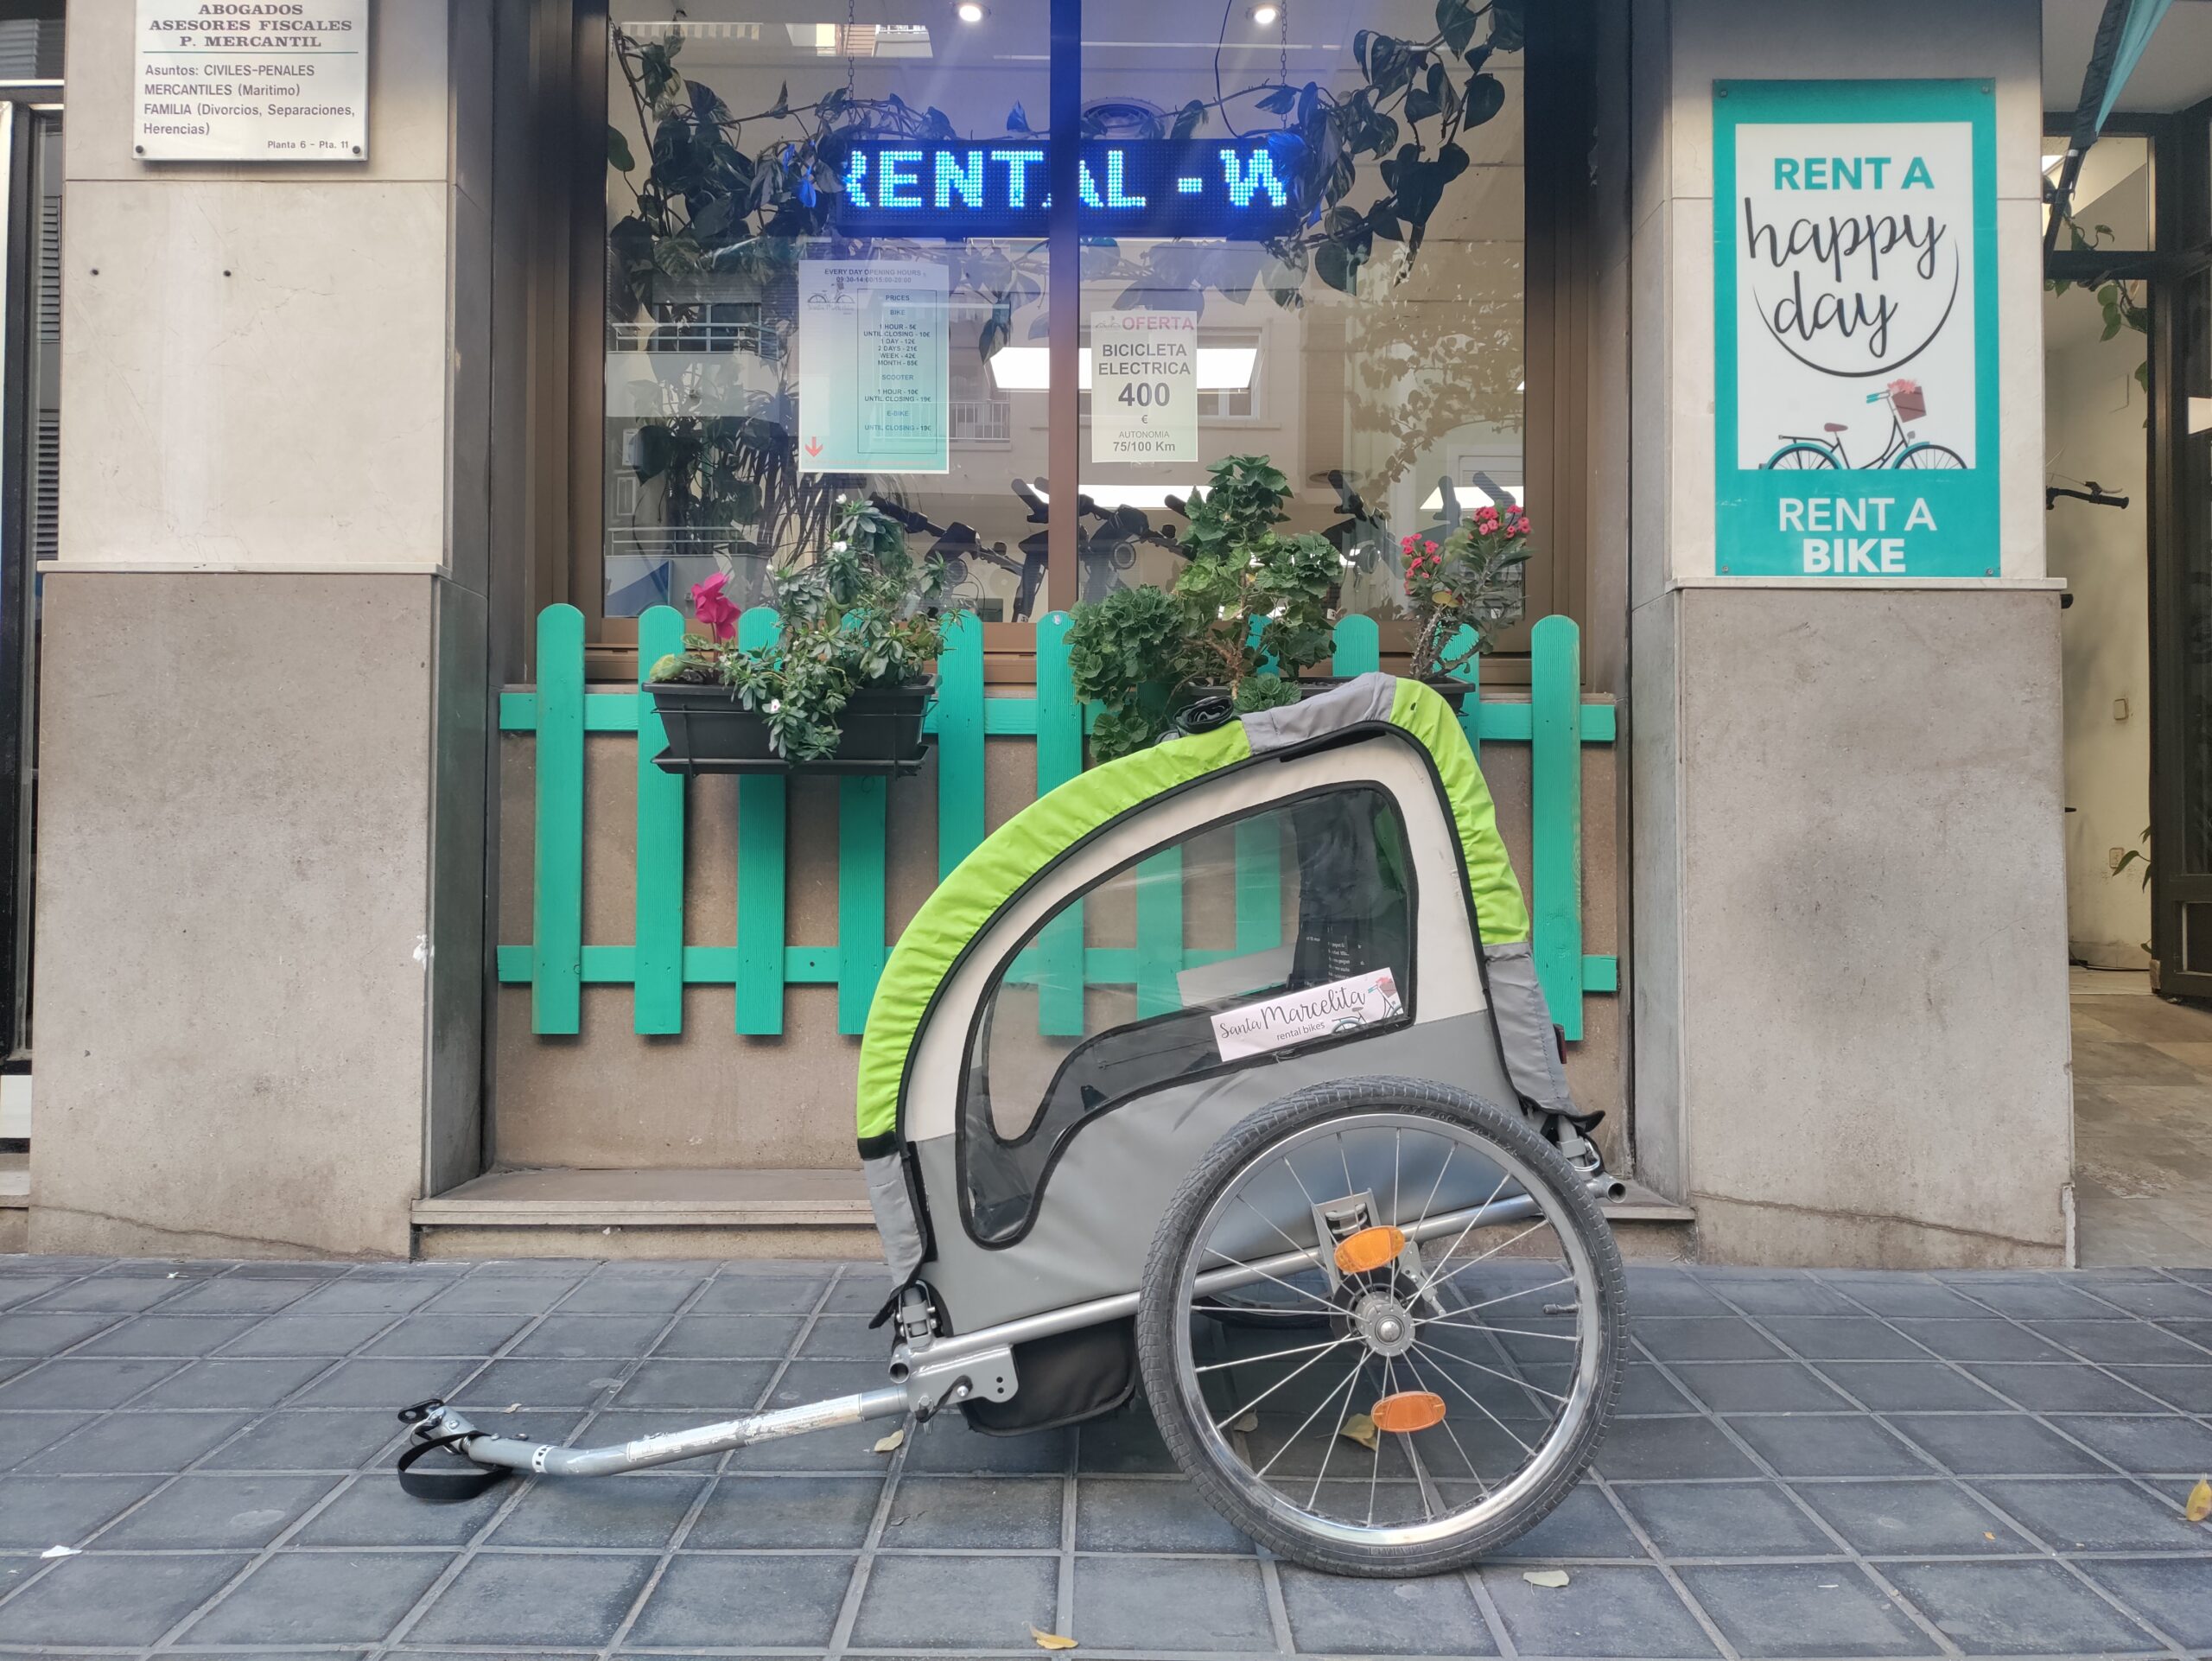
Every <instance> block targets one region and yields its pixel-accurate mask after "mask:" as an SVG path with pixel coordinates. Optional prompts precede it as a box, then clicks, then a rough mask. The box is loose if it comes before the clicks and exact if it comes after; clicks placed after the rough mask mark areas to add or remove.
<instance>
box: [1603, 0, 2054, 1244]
mask: <svg viewBox="0 0 2212 1661" xmlns="http://www.w3.org/2000/svg"><path fill="white" fill-rule="evenodd" d="M1628 10H1629V13H1630V19H1629V26H1630V29H1631V30H1632V32H1633V35H1634V40H1633V41H1632V45H1631V50H1630V58H1629V62H1630V66H1631V67H1630V71H1629V74H1630V80H1631V83H1632V85H1631V100H1630V103H1631V110H1632V118H1631V123H1630V125H1631V127H1632V133H1631V137H1630V169H1629V170H1630V183H1629V189H1628V192H1627V194H1628V196H1629V199H1630V212H1629V218H1630V225H1631V226H1632V231H1631V234H1630V250H1629V256H1628V258H1629V268H1630V302H1629V305H1630V331H1629V333H1630V347H1629V351H1628V355H1629V358H1630V366H1629V381H1630V385H1631V388H1632V392H1631V397H1630V408H1631V411H1632V416H1631V435H1630V443H1631V469H1632V478H1631V483H1630V492H1629V495H1630V503H1629V532H1628V539H1629V544H1630V559H1629V590H1630V592H1629V607H1630V660H1631V665H1630V684H1631V689H1632V698H1631V705H1632V714H1631V719H1630V730H1631V733H1632V737H1631V739H1630V767H1631V792H1630V800H1631V807H1630V812H1631V818H1632V824H1633V829H1632V833H1631V838H1632V842H1631V845H1632V854H1631V859H1632V876H1631V882H1632V889H1633V895H1634V951H1635V960H1636V974H1635V982H1634V987H1633V999H1634V1002H1633V1025H1634V1033H1635V1038H1634V1061H1633V1069H1634V1081H1635V1101H1636V1122H1637V1169H1638V1174H1640V1175H1642V1176H1643V1179H1644V1180H1645V1181H1649V1182H1650V1183H1652V1184H1653V1185H1654V1186H1655V1187H1659V1188H1661V1189H1662V1191H1665V1192H1668V1193H1672V1194H1674V1195H1676V1196H1677V1197H1680V1198H1682V1199H1685V1200H1688V1201H1689V1202H1690V1203H1691V1204H1693V1205H1694V1206H1695V1207H1696V1208H1697V1212H1698V1236H1699V1250H1700V1255H1702V1256H1704V1257H1707V1258H1712V1259H1717V1260H1720V1261H1730V1260H1734V1261H1758V1262H1764V1263H1890V1264H1983V1263H2051V1262H2056V1261H2058V1260H2060V1259H2061V1257H2063V1253H2064V1251H2065V1249H2066V1242H2067V1226H2066V1214H2065V1213H2066V1205H2065V1196H2064V1190H2065V1187H2066V1185H2067V1182H2068V1181H2069V1170H2070V1165H2071V1147H2072V1100H2071V1086H2070V1079H2069V1060H2068V1057H2069V1041H2068V1028H2067V1002H2066V928H2065V903H2064V901H2065V895H2064V870H2063V855H2062V836H2061V825H2062V820H2061V813H2062V811H2063V800H2062V799H2061V767H2060V713H2059V676H2058V663H2059V655H2058V596H2057V595H2056V593H2055V592H2052V591H2051V589H2052V588H2053V587H2054V586H2055V585H2052V584H2050V583H2048V582H2046V581H2045V580H2044V551H2043V511H2042V500H2041V487H2042V481H2043V474H2042V465H2043V462H2042V456H2043V448H2042V431H2043V420H2042V410H2043V363H2042V328H2041V318H2042V311H2041V306H2040V290H2041V272H2042V261H2041V254H2040V240H2039V235H2038V232H2039V210H2038V200H2039V194H2040V181H2039V177H2038V175H2039V169H2040V160H2039V158H2040V154H2041V149H2042V146H2041V142H2040V132H2041V123H2040V116H2041V105H2042V81H2041V54H2040V41H2041V36H2040V25H2041V19H2040V14H2039V9H2038V8H2037V6H2035V5H2033V4H2031V3H2026V0H1959V3H1955V4H1951V5H1946V6H1939V7H1929V6H1926V5H1922V4H1916V3H1908V0H1877V3H1871V4H1868V5H1859V6H1850V7H1833V6H1821V5H1815V4H1811V3H1805V0H1790V3H1786V4H1775V3H1771V0H1673V3H1672V4H1671V5H1656V6H1646V5H1644V4H1643V3H1640V0H1638V3H1635V4H1634V5H1632V6H1630V8H1629V9H1628ZM1900 75H1910V76H1930V77H1952V76H1956V77H1976V78H1990V79H1993V80H1994V81H1995V82H1996V96H1997V120H1998V166H1999V184H1998V189H1999V221H1998V226H1999V247H1998V250H1997V258H1998V261H1999V310H2000V330H2001V335H2002V340H2003V347H2002V350H2001V362H2000V377H1999V379H2000V387H2001V397H2002V406H2003V416H2002V439H2003V442H2002V445H2001V458H2000V467H2001V477H2002V491H2003V509H2002V519H2003V544H2004V548H2003V561H2004V563H2003V576H2002V580H2000V581H1998V582H1978V583H1967V584H1951V585H1938V586H1936V587H1933V588H1930V587H1924V586H1921V587H1906V588H1898V587H1884V588H1872V587H1863V586H1859V585H1857V584H1855V583H1828V584H1818V583H1808V582H1803V581H1780V582H1772V583H1769V584H1766V585H1764V586H1752V585H1750V584H1746V583H1745V582H1731V581H1729V580H1727V579H1722V578H1717V577H1716V576H1715V575H1714V570H1713V565H1714V562H1713V373H1714V371H1713V220H1712V214H1713V200H1712V198H1713V156H1712V123H1711V112H1712V100H1713V81H1714V80H1717V79H1730V78H1746V79H1815V78H1820V79H1827V78H1854V77H1869V78H1887V77H1896V76H1900Z"/></svg>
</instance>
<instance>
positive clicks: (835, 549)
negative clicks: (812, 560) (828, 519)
mask: <svg viewBox="0 0 2212 1661" xmlns="http://www.w3.org/2000/svg"><path fill="white" fill-rule="evenodd" d="M829 551H830V552H831V553H833V554H842V553H843V552H844V551H845V544H843V543H842V542H833V543H831V544H829Z"/></svg>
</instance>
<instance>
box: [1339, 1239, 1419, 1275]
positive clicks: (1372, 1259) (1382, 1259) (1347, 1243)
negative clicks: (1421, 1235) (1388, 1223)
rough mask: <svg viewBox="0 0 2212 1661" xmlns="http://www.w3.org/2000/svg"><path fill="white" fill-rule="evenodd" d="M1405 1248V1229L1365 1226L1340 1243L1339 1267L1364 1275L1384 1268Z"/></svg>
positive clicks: (1351, 1272) (1346, 1272)
mask: <svg viewBox="0 0 2212 1661" xmlns="http://www.w3.org/2000/svg"><path fill="white" fill-rule="evenodd" d="M1405 1249H1406V1235H1405V1231H1404V1230H1403V1229H1395V1228H1363V1229H1362V1230H1360V1231H1359V1232H1358V1233H1357V1234H1351V1235H1346V1236H1345V1237H1344V1239H1343V1240H1342V1241H1341V1242H1339V1243H1338V1246H1337V1267H1338V1269H1339V1270H1343V1271H1344V1273H1345V1274H1347V1275H1363V1274H1365V1273H1366V1272H1367V1271H1368V1270H1370V1269H1380V1268H1382V1267H1383V1264H1384V1263H1389V1261H1390V1260H1391V1259H1392V1258H1393V1257H1396V1256H1397V1255H1398V1254H1399V1253H1400V1252H1401V1251H1404V1250H1405Z"/></svg>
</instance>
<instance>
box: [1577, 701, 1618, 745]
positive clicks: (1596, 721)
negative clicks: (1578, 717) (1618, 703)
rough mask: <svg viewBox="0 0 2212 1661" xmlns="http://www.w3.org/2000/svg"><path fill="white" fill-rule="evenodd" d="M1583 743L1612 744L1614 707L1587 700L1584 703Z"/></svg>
mask: <svg viewBox="0 0 2212 1661" xmlns="http://www.w3.org/2000/svg"><path fill="white" fill-rule="evenodd" d="M1582 741H1583V742H1584V743H1586V744H1610V743H1611V742H1612V741H1613V706H1612V705H1611V704H1610V703H1593V702H1592V701H1591V700H1590V699H1587V698H1585V699H1584V700H1583V703H1582Z"/></svg>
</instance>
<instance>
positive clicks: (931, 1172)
mask: <svg viewBox="0 0 2212 1661" xmlns="http://www.w3.org/2000/svg"><path fill="white" fill-rule="evenodd" d="M1361 1073H1380V1074H1389V1075H1392V1076H1395V1077H1399V1078H1414V1079H1435V1080H1436V1081H1437V1082H1439V1083H1440V1084H1448V1085H1453V1086H1455V1087H1456V1088H1458V1089H1460V1090H1464V1091H1468V1092H1469V1093H1471V1094H1472V1095H1475V1096H1478V1097H1481V1098H1484V1099H1485V1100H1488V1101H1491V1102H1493V1103H1496V1104H1498V1105H1500V1106H1509V1107H1510V1106H1514V1105H1516V1100H1515V1092H1514V1090H1513V1087H1512V1085H1510V1083H1508V1082H1507V1079H1506V1076H1505V1072H1504V1070H1503V1066H1501V1065H1500V1063H1499V1060H1498V1053H1497V1043H1496V1041H1495V1040H1493V1038H1492V1037H1491V1027H1490V1021H1489V1019H1488V1012H1487V1011H1477V1012H1475V1013H1473V1014H1470V1015H1455V1016H1452V1017H1451V1018H1450V1019H1448V1020H1443V1021H1425V1022H1422V1023H1421V1024H1419V1025H1417V1026H1413V1027H1405V1028H1398V1029H1397V1030H1396V1031H1394V1032H1389V1033H1382V1034H1376V1036H1375V1037H1373V1038H1366V1039H1361V1040H1358V1041H1354V1042H1351V1043H1346V1044H1343V1045H1338V1046H1336V1047H1332V1048H1330V1049H1326V1050H1323V1051H1319V1052H1317V1053H1312V1054H1306V1055H1300V1056H1292V1057H1287V1058H1286V1059H1284V1060H1280V1061H1275V1062H1272V1063H1269V1064H1268V1065H1265V1066H1255V1067H1246V1068H1243V1069H1241V1070H1239V1071H1237V1072H1225V1073H1217V1074H1215V1075H1214V1076H1212V1077H1211V1078H1208V1079H1194V1080H1193V1081H1192V1082H1191V1083H1190V1084H1188V1085H1179V1086H1176V1087H1174V1088H1172V1089H1167V1090H1163V1091H1158V1092H1156V1093H1155V1094H1154V1095H1150V1096H1147V1097H1144V1098H1141V1099H1139V1100H1137V1101H1134V1102H1130V1103H1128V1104H1126V1105H1124V1106H1122V1107H1117V1108H1115V1109H1113V1110H1111V1111H1109V1112H1105V1113H1102V1114H1100V1115H1098V1117H1096V1118H1095V1119H1092V1120H1090V1121H1089V1122H1087V1123H1085V1124H1084V1125H1083V1127H1082V1128H1081V1129H1080V1130H1077V1132H1076V1133H1075V1135H1074V1136H1071V1138H1069V1141H1068V1143H1067V1147H1066V1149H1065V1151H1064V1152H1063V1153H1062V1155H1061V1156H1060V1160H1059V1162H1058V1164H1057V1165H1055V1166H1054V1167H1053V1168H1052V1172H1051V1173H1050V1174H1049V1175H1048V1176H1047V1178H1046V1183H1045V1188H1044V1193H1043V1194H1042V1196H1041V1197H1040V1199H1039V1203H1038V1208H1037V1219H1036V1221H1035V1223H1034V1225H1033V1226H1032V1227H1031V1229H1030V1231H1029V1232H1028V1233H1027V1235H1025V1236H1023V1237H1022V1238H1021V1239H1020V1240H1019V1241H1018V1242H1016V1243H1015V1244H1013V1245H1011V1246H1008V1247H1007V1248H1005V1249H1004V1250H1003V1251H985V1250H984V1249H983V1248H982V1247H981V1246H979V1245H977V1244H976V1243H975V1242H974V1241H973V1240H971V1239H969V1238H968V1232H967V1230H966V1228H965V1227H964V1226H963V1224H962V1222H961V1219H960V1187H959V1174H958V1172H957V1170H956V1169H955V1167H954V1158H953V1154H954V1144H955V1139H954V1138H953V1137H951V1136H936V1137H932V1138H931V1139H930V1140H928V1141H926V1142H915V1143H914V1144H913V1149H914V1154H915V1156H916V1158H917V1160H918V1161H919V1164H920V1167H921V1178H922V1188H923V1192H924V1193H925V1195H926V1196H927V1199H926V1203H927V1205H928V1206H929V1207H930V1211H931V1215H932V1216H933V1217H934V1218H935V1219H936V1223H937V1231H936V1248H937V1256H936V1257H935V1258H934V1259H932V1261H931V1263H930V1265H929V1268H928V1270H927V1271H926V1273H925V1279H927V1280H928V1282H929V1283H930V1284H931V1286H932V1287H934V1288H935V1289H937V1291H938V1294H939V1295H941V1296H942V1297H943V1298H944V1302H945V1307H946V1308H947V1309H948V1311H949V1312H950V1315H951V1319H952V1324H953V1328H954V1330H955V1331H958V1332H972V1331H973V1330H975V1329H976V1327H983V1326H988V1325H990V1324H991V1323H993V1322H995V1321H1010V1320H1013V1319H1014V1317H1016V1316H1019V1315H1027V1314H1037V1313H1039V1311H1042V1310H1046V1309H1057V1308H1060V1307H1062V1306H1063V1305H1065V1304H1069V1303H1076V1302H1080V1301H1083V1300H1084V1299H1086V1298H1096V1297H1107V1296H1110V1295H1114V1294H1116V1293H1118V1292H1130V1291H1134V1290H1135V1289H1136V1288H1137V1286H1138V1284H1139V1283H1140V1282H1141V1281H1142V1280H1143V1278H1144V1264H1145V1257H1146V1256H1147V1253H1148V1252H1149V1251H1151V1249H1152V1237H1153V1233H1154V1230H1156V1229H1157V1228H1158V1227H1159V1225H1160V1218H1161V1216H1162V1215H1163V1214H1164V1213H1165V1212H1166V1209H1167V1202H1168V1200H1170V1199H1172V1198H1173V1195H1174V1193H1175V1191H1176V1189H1177V1188H1179V1187H1181V1186H1182V1183H1183V1179H1184V1178H1185V1176H1187V1175H1189V1174H1190V1172H1191V1170H1192V1168H1193V1167H1194V1166H1196V1165H1197V1164H1198V1160H1199V1159H1200V1157H1201V1156H1202V1155H1204V1154H1205V1151H1206V1149H1209V1148H1211V1146H1212V1145H1213V1144H1214V1143H1215V1142H1217V1141H1219V1140H1220V1139H1221V1137H1222V1136H1224V1135H1226V1134H1227V1133H1228V1131H1229V1130H1230V1129H1231V1128H1232V1127H1233V1126H1235V1125H1236V1124H1237V1123H1240V1122H1241V1121H1242V1120H1243V1119H1244V1118H1246V1117H1249V1115H1251V1114H1253V1113H1255V1112H1257V1111H1259V1110H1260V1109H1261V1108H1262V1107H1265V1106H1267V1105H1268V1104H1269V1103H1270V1102H1274V1101H1279V1100H1281V1098H1283V1097H1285V1096H1287V1095H1289V1094H1291V1092H1292V1091H1298V1090H1303V1089H1304V1088H1306V1086H1307V1085H1314V1084H1322V1083H1326V1082H1328V1081H1330V1080H1332V1079H1349V1078H1353V1077H1356V1076H1357V1075H1358V1074H1361ZM1463 1175H1465V1174H1462V1173H1457V1172H1455V1174H1454V1180H1455V1181H1458V1180H1459V1178H1460V1177H1461V1176H1463ZM1487 1191H1488V1190H1487V1187H1484V1188H1482V1189H1478V1190H1477V1191H1476V1192H1474V1193H1471V1195H1470V1196H1469V1197H1467V1198H1466V1199H1465V1200H1463V1201H1462V1202H1461V1203H1464V1204H1468V1205H1472V1204H1475V1203H1477V1202H1478V1201H1479V1200H1481V1199H1482V1198H1483V1194H1484V1193H1485V1192H1487ZM1411 1192H1412V1190H1411V1187H1410V1185H1408V1193H1411ZM1450 1198H1451V1196H1450V1195H1449V1194H1446V1195H1441V1196H1440V1197H1439V1199H1438V1201H1437V1204H1438V1205H1439V1206H1440V1207H1442V1206H1444V1205H1445V1202H1446V1200H1449V1199H1450Z"/></svg>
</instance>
